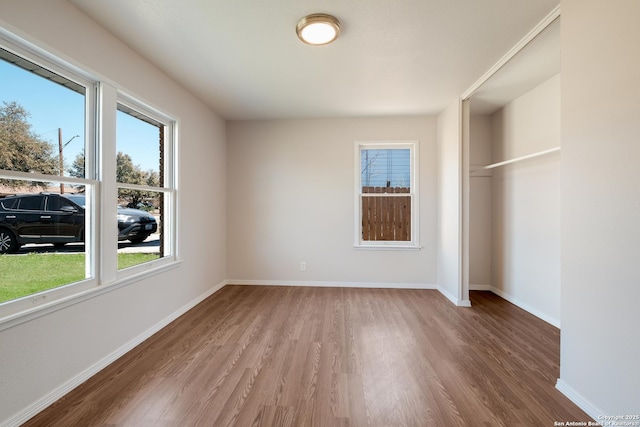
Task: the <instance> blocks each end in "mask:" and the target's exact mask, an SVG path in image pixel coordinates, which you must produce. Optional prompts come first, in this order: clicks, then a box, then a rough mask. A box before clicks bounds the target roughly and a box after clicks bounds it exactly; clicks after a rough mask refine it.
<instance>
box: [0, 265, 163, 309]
mask: <svg viewBox="0 0 640 427" xmlns="http://www.w3.org/2000/svg"><path fill="white" fill-rule="evenodd" d="M154 259H158V254H146V253H133V254H125V253H122V254H118V269H123V268H127V267H132V266H134V265H138V264H142V263H144V262H147V261H152V260H154ZM84 262H85V261H84V254H27V255H0V303H2V302H5V301H9V300H12V299H16V298H20V297H23V296H25V295H31V294H35V293H37V292H41V291H45V290H47V289H52V288H57V287H58V286H62V285H67V284H69V283H73V282H77V281H79V280H82V279H84V268H85V267H84Z"/></svg>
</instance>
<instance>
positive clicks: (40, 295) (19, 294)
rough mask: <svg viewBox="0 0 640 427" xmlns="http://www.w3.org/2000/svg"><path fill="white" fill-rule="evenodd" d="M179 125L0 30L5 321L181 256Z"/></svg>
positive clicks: (0, 258) (0, 268)
mask: <svg viewBox="0 0 640 427" xmlns="http://www.w3.org/2000/svg"><path fill="white" fill-rule="evenodd" d="M105 93H107V94H108V96H105ZM98 123H100V124H101V126H102V127H101V128H100V129H99V128H98V125H97V124H98ZM175 132H176V131H175V120H173V119H172V118H171V117H170V116H169V115H167V114H165V113H163V112H161V111H159V110H157V109H155V108H153V107H150V106H149V105H148V104H145V103H143V102H141V101H139V100H137V99H134V98H132V97H129V96H127V95H125V94H123V93H121V92H120V91H119V90H118V88H115V87H114V86H113V85H112V84H102V83H101V82H100V81H98V80H97V79H94V78H92V77H91V75H90V74H89V73H85V72H84V71H83V70H81V69H79V68H78V67H75V66H71V65H68V64H67V63H65V62H63V61H60V60H58V59H57V58H55V57H54V56H52V55H51V54H49V53H48V52H46V51H44V50H41V49H39V48H37V47H35V46H33V45H31V44H26V43H23V42H22V41H21V40H20V39H19V38H17V37H14V36H13V35H10V34H8V33H7V32H5V31H4V30H3V31H2V32H0V324H2V322H3V321H4V320H6V319H17V318H19V316H20V315H21V314H22V313H33V312H34V309H36V310H38V309H39V307H41V306H43V307H46V306H49V307H50V306H52V305H51V303H55V302H58V301H59V302H62V301H70V300H71V299H70V298H72V297H74V295H76V294H78V295H80V294H83V295H84V294H85V293H86V292H87V291H91V290H92V289H93V290H99V289H101V288H102V289H107V288H109V287H110V286H111V285H116V284H126V283H128V281H129V280H130V279H129V277H132V276H133V275H134V274H135V277H136V278H138V277H141V276H140V274H143V273H144V272H147V271H149V272H151V271H154V270H157V269H158V268H164V267H166V266H168V265H171V264H172V263H174V262H175V261H176V249H175V242H176V237H175V235H176V226H175V224H176V222H175V217H176V215H175V212H176V186H175V182H176V181H175V176H176V171H175ZM105 135H106V137H105ZM111 136H114V137H115V138H111ZM110 153H118V154H117V155H116V156H113V154H110ZM105 170H106V171H107V172H106V174H105ZM112 171H115V173H113V172H112ZM105 179H106V181H107V182H104V181H103V180H105ZM114 181H115V182H114ZM104 194H107V196H108V197H106V198H105V197H103V195H104ZM116 194H117V200H116V198H115V195H116ZM112 195H113V197H112ZM116 210H117V212H116ZM107 212H113V214H112V215H113V216H109V215H108V214H107ZM116 215H117V224H118V230H117V233H118V237H117V241H118V248H115V247H114V244H113V243H112V242H115V241H116V230H115V224H116V220H115V216H116ZM111 230H113V231H111ZM110 233H113V235H111V234H110ZM116 252H117V253H116ZM109 254H112V255H109ZM116 259H117V260H116ZM11 322H14V320H11Z"/></svg>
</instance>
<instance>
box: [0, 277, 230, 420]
mask: <svg viewBox="0 0 640 427" xmlns="http://www.w3.org/2000/svg"><path fill="white" fill-rule="evenodd" d="M226 284H227V282H226V281H225V282H221V283H219V284H217V285H216V286H214V287H213V288H211V289H209V290H208V291H207V292H205V293H204V294H202V295H200V296H199V297H197V298H195V299H193V300H192V301H190V302H188V303H187V304H185V305H184V306H182V307H180V308H179V309H178V310H176V311H175V312H173V313H171V314H170V315H169V316H167V317H165V318H164V319H162V320H161V321H160V322H158V323H156V324H155V325H153V326H152V327H151V328H149V329H147V330H146V331H144V332H143V333H141V334H140V335H138V336H137V337H135V338H134V339H132V340H131V341H129V342H128V343H126V344H125V345H123V346H122V347H120V348H118V349H117V350H116V351H114V352H112V353H111V354H109V355H108V356H106V357H104V358H102V359H101V360H99V361H98V362H96V363H94V364H93V365H92V366H90V367H89V368H87V369H85V370H84V371H82V372H81V373H79V374H78V375H76V376H75V377H73V378H71V379H70V380H68V381H67V382H65V383H64V384H62V385H61V386H59V387H58V388H56V389H55V390H53V391H52V392H50V393H48V394H47V395H45V396H43V397H42V398H40V399H38V400H37V401H35V402H34V403H32V404H31V405H29V406H27V407H26V408H25V409H23V410H22V411H20V412H18V413H17V414H15V415H14V416H12V417H11V418H9V419H7V420H4V421H2V420H0V427H14V426H15V427H17V426H19V425H21V424H23V423H25V422H26V421H28V420H29V419H31V418H33V417H34V416H36V415H37V414H38V413H40V412H41V411H43V410H44V409H45V408H47V407H48V406H50V405H51V404H53V403H54V402H56V401H57V400H58V399H60V398H61V397H63V396H64V395H66V394H68V393H69V392H71V391H72V390H73V389H74V388H76V387H78V386H79V385H80V384H82V383H84V382H85V381H86V380H88V379H89V378H91V377H92V376H94V375H95V374H97V373H98V372H100V371H101V370H103V369H104V368H106V367H107V366H109V365H110V364H111V363H113V362H115V361H116V360H117V359H119V358H120V357H122V356H124V355H125V354H126V353H127V352H129V351H131V350H133V349H134V348H135V347H136V346H138V345H139V344H141V343H142V342H144V341H145V340H146V339H148V338H149V337H151V336H152V335H153V334H155V333H156V332H158V331H159V330H161V329H162V328H164V327H165V326H167V325H168V324H169V323H171V322H173V321H174V320H176V319H177V318H178V317H180V316H182V315H183V314H184V313H186V312H187V311H189V310H191V309H192V308H193V307H195V306H196V305H198V304H199V303H201V302H202V301H204V300H205V299H207V298H208V297H210V296H211V295H213V294H214V293H216V292H217V291H218V290H220V289H221V288H222V287H223V286H225V285H226Z"/></svg>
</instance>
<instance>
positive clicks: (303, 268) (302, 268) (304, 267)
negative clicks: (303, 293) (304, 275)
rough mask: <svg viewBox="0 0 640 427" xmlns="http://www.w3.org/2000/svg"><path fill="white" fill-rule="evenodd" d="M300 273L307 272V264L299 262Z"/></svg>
mask: <svg viewBox="0 0 640 427" xmlns="http://www.w3.org/2000/svg"><path fill="white" fill-rule="evenodd" d="M300 271H307V262H306V261H300Z"/></svg>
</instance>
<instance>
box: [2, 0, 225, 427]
mask: <svg viewBox="0 0 640 427" xmlns="http://www.w3.org/2000/svg"><path fill="white" fill-rule="evenodd" d="M0 26H1V27H3V28H5V29H7V30H10V31H12V32H14V33H17V34H18V35H20V36H22V37H25V38H27V39H28V40H30V41H31V42H34V43H37V44H38V45H40V46H41V47H44V48H47V49H48V50H49V51H51V52H53V53H55V54H57V55H59V56H61V57H63V58H64V59H66V60H69V61H70V62H72V63H74V64H75V65H77V66H80V67H85V68H88V69H89V70H91V71H93V72H95V73H96V74H100V75H101V76H102V77H103V78H106V79H108V80H109V81H110V82H111V83H112V84H114V85H117V86H119V87H121V88H123V89H125V90H128V91H129V92H130V93H131V94H133V95H135V96H138V97H139V98H140V99H141V100H143V101H145V102H148V103H150V104H152V105H154V106H156V107H158V108H160V109H162V110H165V111H167V112H168V113H170V114H173V115H175V116H177V118H178V119H179V120H180V122H179V126H180V134H179V165H180V173H179V205H180V210H179V215H180V217H179V219H180V221H179V226H178V232H179V236H180V241H179V249H180V254H181V258H182V259H183V260H184V262H183V263H182V264H181V265H180V266H179V267H178V268H176V269H173V270H170V271H168V272H165V273H163V274H160V275H156V276H154V277H152V278H148V279H145V280H141V281H138V282H136V283H134V284H131V285H129V286H126V287H122V288H120V289H117V290H114V291H112V292H109V293H106V294H102V295H100V296H97V297H95V298H92V299H88V300H86V301H83V302H81V303H78V304H75V305H71V306H70V307H68V308H65V309H62V310H59V311H55V312H53V313H51V314H49V315H46V316H43V317H39V318H37V319H35V320H32V321H28V322H26V323H22V324H19V325H17V326H14V327H11V328H9V329H5V330H3V331H1V332H0V424H3V423H5V422H9V421H11V420H12V421H11V422H13V423H15V422H19V421H20V420H21V419H22V420H24V419H23V418H21V417H24V416H26V415H28V414H29V413H30V411H33V410H34V409H41V408H35V407H34V406H33V405H36V406H37V405H43V404H46V403H49V402H47V398H51V397H52V396H55V395H56V393H58V392H59V391H60V390H62V389H64V388H65V387H67V386H69V385H70V384H72V383H73V382H74V380H77V379H78V378H80V377H81V376H82V375H83V374H86V373H87V372H91V370H92V369H94V368H95V366H99V365H100V364H101V363H102V362H103V361H104V360H105V358H106V357H108V356H110V355H113V354H116V353H118V351H119V350H120V349H122V348H123V347H126V345H127V344H128V343H131V342H134V341H135V339H136V338H137V337H139V336H142V335H144V334H145V333H146V332H147V331H149V330H152V329H153V328H154V327H155V326H156V325H158V324H159V323H161V322H162V321H163V320H165V319H167V318H170V317H171V316H172V315H173V314H174V313H176V312H178V311H179V310H180V309H182V308H184V307H185V306H188V305H189V304H190V302H192V301H194V300H197V299H198V298H199V297H200V296H202V295H203V294H206V293H207V292H209V291H210V290H211V289H212V288H213V287H214V286H216V285H217V284H219V283H221V282H222V281H223V280H224V279H225V278H226V277H227V276H226V253H225V250H226V237H225V234H226V233H225V221H226V210H225V202H224V201H225V191H226V169H225V168H226V166H225V157H226V147H225V127H224V122H223V121H222V120H221V119H220V118H218V117H217V116H216V115H215V114H214V113H213V112H211V111H210V110H209V109H208V108H206V107H205V106H204V105H203V104H201V103H200V102H199V101H198V100H196V98H194V97H193V96H192V95H190V94H188V93H186V92H185V91H184V90H183V89H181V88H180V87H179V86H178V85H177V84H176V83H175V82H173V81H172V80H171V79H170V78H168V77H167V76H166V75H164V74H163V73H161V72H160V71H159V70H158V69H156V68H154V67H153V66H152V65H150V64H149V63H148V62H146V61H145V60H144V59H142V58H141V57H140V56H138V55H137V54H135V53H134V52H133V51H131V50H130V49H129V48H128V47H127V46H125V45H124V44H122V43H120V42H119V41H117V40H116V39H115V38H113V37H112V36H111V35H110V34H108V33H106V32H105V31H104V30H103V29H102V28H101V27H99V26H97V25H96V24H95V23H94V22H93V21H92V20H90V19H88V18H87V17H86V16H85V15H83V14H82V13H81V12H79V11H78V10H77V9H75V8H74V7H73V6H71V5H70V4H68V3H67V2H66V1H63V0H47V1H36V0H3V1H2V2H0ZM203 236H207V237H206V238H203ZM8 420H9V421H8Z"/></svg>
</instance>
